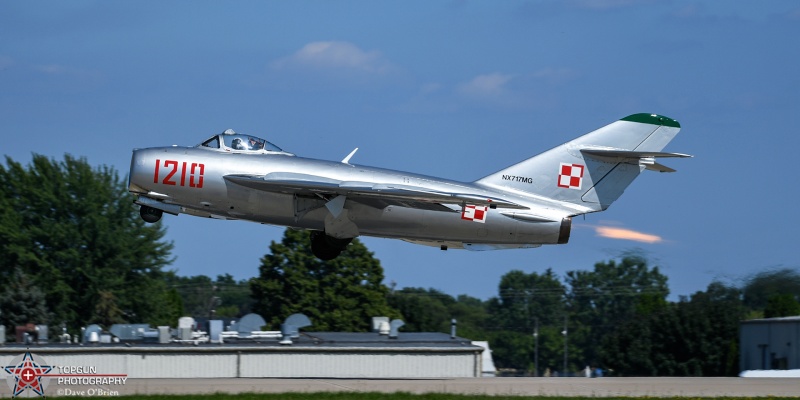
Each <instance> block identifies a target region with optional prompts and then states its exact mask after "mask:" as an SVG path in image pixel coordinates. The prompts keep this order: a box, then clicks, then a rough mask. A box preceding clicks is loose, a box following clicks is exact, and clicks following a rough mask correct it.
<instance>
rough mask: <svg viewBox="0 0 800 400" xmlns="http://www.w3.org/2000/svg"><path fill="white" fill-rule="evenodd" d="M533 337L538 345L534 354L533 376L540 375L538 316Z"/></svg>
mask: <svg viewBox="0 0 800 400" xmlns="http://www.w3.org/2000/svg"><path fill="white" fill-rule="evenodd" d="M533 339H534V343H536V347H535V350H534V353H533V354H534V355H533V368H534V371H533V376H536V377H538V376H539V318H536V325H535V326H534V328H533Z"/></svg>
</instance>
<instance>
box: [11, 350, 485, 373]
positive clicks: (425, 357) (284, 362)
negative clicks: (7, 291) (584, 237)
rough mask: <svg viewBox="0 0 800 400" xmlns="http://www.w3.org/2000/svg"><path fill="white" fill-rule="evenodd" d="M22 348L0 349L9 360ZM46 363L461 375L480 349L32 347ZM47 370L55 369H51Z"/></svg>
mask: <svg viewBox="0 0 800 400" xmlns="http://www.w3.org/2000/svg"><path fill="white" fill-rule="evenodd" d="M25 351H26V350H25V348H11V347H5V348H2V349H0V356H1V357H3V359H7V360H6V362H8V361H10V360H11V359H13V358H14V357H16V356H19V355H21V354H23V353H24V352H25ZM28 351H30V352H31V353H33V354H36V355H37V356H39V357H41V358H43V359H44V360H45V361H46V362H47V364H49V365H51V366H74V367H83V368H85V369H89V368H95V370H96V373H97V374H127V377H128V378H133V379H135V378H236V377H241V378H257V377H258V378H260V377H265V378H266V377H270V378H271V377H276V378H277V377H281V378H287V377H292V378H295V377H296V378H308V377H313V378H461V377H479V376H481V363H482V360H481V358H482V355H481V352H482V348H480V347H478V346H464V347H395V348H392V347H379V348H375V347H324V346H315V347H299V346H297V347H296V346H292V347H264V346H237V345H224V346H214V347H211V346H203V347H194V346H169V347H164V346H147V347H125V346H113V347H35V348H31V349H29V350H28ZM51 373H58V371H56V370H54V371H53V372H51Z"/></svg>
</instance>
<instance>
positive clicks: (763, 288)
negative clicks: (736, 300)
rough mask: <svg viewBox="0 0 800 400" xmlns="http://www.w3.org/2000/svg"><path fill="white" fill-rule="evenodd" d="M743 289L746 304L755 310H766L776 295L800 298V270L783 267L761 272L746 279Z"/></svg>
mask: <svg viewBox="0 0 800 400" xmlns="http://www.w3.org/2000/svg"><path fill="white" fill-rule="evenodd" d="M742 291H743V293H744V304H745V306H747V307H748V308H750V309H751V310H753V311H764V309H765V308H766V307H767V305H768V303H769V300H770V298H771V297H773V296H775V295H788V296H791V297H793V298H794V299H795V300H800V271H798V270H795V269H790V268H783V269H777V270H768V271H762V272H759V273H757V274H754V275H752V276H750V277H748V278H746V279H745V282H744V285H743V287H742Z"/></svg>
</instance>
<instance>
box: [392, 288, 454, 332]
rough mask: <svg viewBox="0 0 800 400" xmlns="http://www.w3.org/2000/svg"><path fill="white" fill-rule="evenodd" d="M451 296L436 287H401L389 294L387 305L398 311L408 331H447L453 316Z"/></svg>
mask: <svg viewBox="0 0 800 400" xmlns="http://www.w3.org/2000/svg"><path fill="white" fill-rule="evenodd" d="M454 302H455V300H454V299H453V297H452V296H450V295H448V294H446V293H442V292H441V291H438V290H436V289H423V288H403V289H401V290H397V291H395V292H394V293H392V294H391V295H390V296H389V302H388V304H389V306H390V307H392V308H394V309H396V310H397V311H399V312H400V314H401V315H402V317H403V322H405V326H404V328H405V329H406V330H408V331H409V332H447V331H448V330H449V329H450V320H451V319H452V318H453V315H452V313H451V312H450V310H449V309H448V305H450V304H453V303H454Z"/></svg>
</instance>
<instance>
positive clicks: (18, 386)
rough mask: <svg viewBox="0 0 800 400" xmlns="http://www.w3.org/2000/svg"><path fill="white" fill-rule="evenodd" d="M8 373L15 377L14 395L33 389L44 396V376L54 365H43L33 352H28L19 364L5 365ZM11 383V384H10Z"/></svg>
mask: <svg viewBox="0 0 800 400" xmlns="http://www.w3.org/2000/svg"><path fill="white" fill-rule="evenodd" d="M4 369H5V370H6V372H7V373H9V374H11V375H13V377H14V382H15V383H14V388H13V389H12V390H13V392H12V395H13V396H14V397H17V396H18V395H20V394H21V393H22V392H24V391H25V389H31V390H32V391H33V392H34V393H36V394H38V395H39V396H44V387H43V386H42V377H43V376H44V375H47V373H49V372H50V371H51V370H52V369H53V367H51V366H49V365H41V364H39V363H37V362H36V360H34V359H33V356H32V355H31V352H29V351H28V352H26V353H25V355H24V356H22V361H21V362H20V363H19V364H17V365H9V366H7V367H4ZM9 385H10V384H9Z"/></svg>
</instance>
